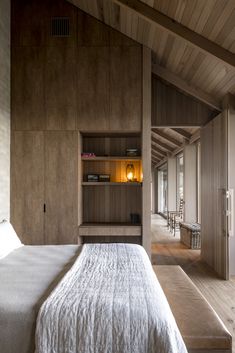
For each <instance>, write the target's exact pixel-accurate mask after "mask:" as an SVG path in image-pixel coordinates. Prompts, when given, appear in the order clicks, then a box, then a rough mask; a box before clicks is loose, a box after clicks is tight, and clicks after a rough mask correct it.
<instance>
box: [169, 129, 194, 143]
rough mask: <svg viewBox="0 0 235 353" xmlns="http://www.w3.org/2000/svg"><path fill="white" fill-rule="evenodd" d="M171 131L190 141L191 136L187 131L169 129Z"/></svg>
mask: <svg viewBox="0 0 235 353" xmlns="http://www.w3.org/2000/svg"><path fill="white" fill-rule="evenodd" d="M171 130H173V131H175V132H177V134H179V135H181V136H183V137H184V138H185V139H186V140H190V138H191V136H192V135H191V134H190V133H189V132H188V131H185V130H184V129H181V128H171Z"/></svg>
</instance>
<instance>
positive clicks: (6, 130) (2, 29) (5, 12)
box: [0, 0, 10, 221]
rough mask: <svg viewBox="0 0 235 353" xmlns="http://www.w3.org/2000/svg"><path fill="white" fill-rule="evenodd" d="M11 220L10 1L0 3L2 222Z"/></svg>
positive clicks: (0, 177) (5, 0)
mask: <svg viewBox="0 0 235 353" xmlns="http://www.w3.org/2000/svg"><path fill="white" fill-rule="evenodd" d="M3 218H8V219H9V218H10V0H1V1H0V221H1V220H2V219H3Z"/></svg>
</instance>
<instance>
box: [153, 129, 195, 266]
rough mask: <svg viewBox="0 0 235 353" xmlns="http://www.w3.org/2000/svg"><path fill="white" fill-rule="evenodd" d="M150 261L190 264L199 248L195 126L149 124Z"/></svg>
mask: <svg viewBox="0 0 235 353" xmlns="http://www.w3.org/2000/svg"><path fill="white" fill-rule="evenodd" d="M151 144H152V148H151V149H152V263H153V264H157V265H171V264H172V265H181V266H182V267H184V266H188V265H191V264H192V263H194V262H195V261H198V260H200V251H201V224H200V222H201V145H200V128H199V127H180V128H179V127H177V128H175V127H165V128H152V140H151Z"/></svg>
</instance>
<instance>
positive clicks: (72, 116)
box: [45, 46, 77, 130]
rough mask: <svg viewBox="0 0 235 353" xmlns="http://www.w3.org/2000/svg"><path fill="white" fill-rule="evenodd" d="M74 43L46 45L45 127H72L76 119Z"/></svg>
mask: <svg viewBox="0 0 235 353" xmlns="http://www.w3.org/2000/svg"><path fill="white" fill-rule="evenodd" d="M76 54H77V51H76V47H74V46H73V47H67V46H66V47H63V48H62V49H61V48H60V47H58V46H57V47H47V48H46V58H45V113H46V127H47V130H75V129H76V123H77V121H76V120H77V119H76V118H77V95H76V88H77V82H76V70H77V64H76Z"/></svg>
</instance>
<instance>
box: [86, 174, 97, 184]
mask: <svg viewBox="0 0 235 353" xmlns="http://www.w3.org/2000/svg"><path fill="white" fill-rule="evenodd" d="M87 181H88V182H96V181H99V175H98V174H87Z"/></svg>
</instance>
